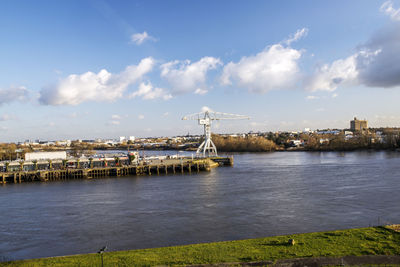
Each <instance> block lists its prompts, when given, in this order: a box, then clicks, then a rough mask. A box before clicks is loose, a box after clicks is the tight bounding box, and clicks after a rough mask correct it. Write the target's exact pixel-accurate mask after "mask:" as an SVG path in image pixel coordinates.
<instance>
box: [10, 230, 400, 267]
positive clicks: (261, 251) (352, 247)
mask: <svg viewBox="0 0 400 267" xmlns="http://www.w3.org/2000/svg"><path fill="white" fill-rule="evenodd" d="M291 240H293V241H294V242H291ZM293 243H294V244H293ZM110 249H112V248H110ZM399 254H400V233H399V232H397V231H395V230H393V229H391V228H389V227H368V228H360V229H348V230H338V231H328V232H317V233H306V234H294V235H287V236H274V237H266V238H257V239H247V240H238V241H226V242H216V243H205V244H195V245H186V246H176V247H163V248H153V249H141V250H129V251H115V252H105V253H104V254H103V257H104V266H156V265H168V266H170V265H181V266H182V265H195V264H219V263H246V262H259V263H262V262H266V263H267V262H268V263H270V262H277V261H279V260H282V259H295V258H317V257H318V258H321V257H329V258H335V257H336V258H337V257H344V256H363V255H399ZM362 259H363V260H365V257H364V258H362ZM371 259H374V260H376V258H371ZM382 259H384V258H382ZM391 259H392V260H393V257H392V258H391ZM394 260H398V259H397V258H394ZM99 264H101V258H100V256H99V255H98V254H84V255H73V256H64V257H53V258H42V259H32V260H23V261H13V262H3V263H2V266H8V267H14V266H32V267H36V266H95V265H99ZM373 264H377V263H373ZM378 264H379V263H378Z"/></svg>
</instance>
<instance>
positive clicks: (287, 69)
mask: <svg viewBox="0 0 400 267" xmlns="http://www.w3.org/2000/svg"><path fill="white" fill-rule="evenodd" d="M301 55H302V52H301V51H299V50H296V49H293V48H290V47H285V46H283V45H281V44H275V45H272V46H270V47H268V48H266V49H265V50H263V51H261V52H260V53H258V54H256V55H254V56H248V57H242V58H241V59H240V61H239V62H236V63H234V62H229V63H228V64H227V65H226V66H225V67H224V69H223V72H222V76H221V83H222V84H223V85H233V84H234V83H235V84H237V86H239V87H242V88H247V89H248V90H249V91H252V92H256V93H266V92H268V91H270V90H273V89H288V88H291V87H293V86H295V84H296V81H297V79H298V77H299V73H300V70H299V66H298V61H299V59H300V57H301Z"/></svg>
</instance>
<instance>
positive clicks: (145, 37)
mask: <svg viewBox="0 0 400 267" xmlns="http://www.w3.org/2000/svg"><path fill="white" fill-rule="evenodd" d="M145 41H153V42H156V41H157V39H156V38H154V37H153V36H150V35H149V34H148V33H147V32H145V31H144V32H143V33H135V34H132V36H131V42H132V43H135V44H137V45H141V44H142V43H143V42H145Z"/></svg>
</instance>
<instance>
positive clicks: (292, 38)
mask: <svg viewBox="0 0 400 267" xmlns="http://www.w3.org/2000/svg"><path fill="white" fill-rule="evenodd" d="M307 34H308V29H307V28H303V29H299V30H297V32H296V33H295V34H294V35H292V36H290V37H289V39H287V40H285V41H284V43H285V44H286V45H290V44H291V43H293V42H296V41H298V40H299V39H301V38H303V37H305V36H307Z"/></svg>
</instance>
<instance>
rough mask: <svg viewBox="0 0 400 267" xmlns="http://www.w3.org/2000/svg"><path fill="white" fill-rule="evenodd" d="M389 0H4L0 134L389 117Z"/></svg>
mask: <svg viewBox="0 0 400 267" xmlns="http://www.w3.org/2000/svg"><path fill="white" fill-rule="evenodd" d="M399 24H400V1H398V0H393V1H372V0H371V1H362V0H359V1H356V0H355V1H316V0H314V1H94V0H93V1H1V2H0V36H1V41H0V73H1V75H0V141H1V142H10V141H23V140H25V139H38V138H39V139H86V138H90V139H92V138H113V137H118V136H123V135H134V136H167V135H168V136H170V135H182V134H187V133H192V134H197V133H201V132H202V128H201V127H199V126H198V125H197V123H196V122H195V121H182V120H181V118H182V117H183V116H184V115H186V114H190V113H195V112H200V111H201V110H202V109H203V108H204V107H209V108H210V109H212V110H215V111H221V112H228V113H238V114H243V115H249V116H250V117H251V120H248V121H225V122H224V121H222V122H220V123H217V124H215V125H214V126H213V127H214V130H215V131H216V132H221V133H223V132H248V131H277V130H302V129H304V128H306V127H307V128H312V129H323V128H335V127H337V128H346V127H348V126H349V120H350V119H352V118H353V117H354V116H358V117H360V118H365V119H368V120H369V125H370V126H371V127H380V126H400V105H398V102H399V100H400V88H399V87H400V64H398V62H399V60H400V25H399Z"/></svg>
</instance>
